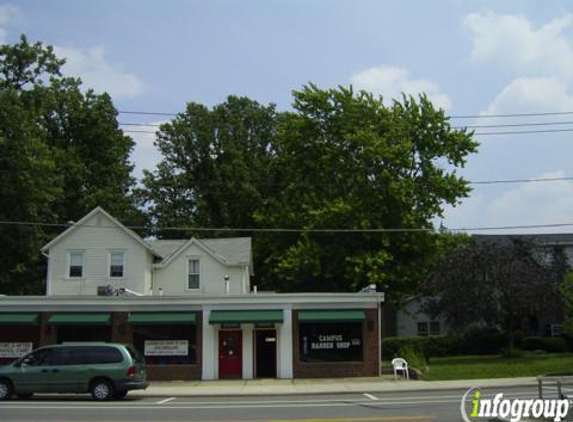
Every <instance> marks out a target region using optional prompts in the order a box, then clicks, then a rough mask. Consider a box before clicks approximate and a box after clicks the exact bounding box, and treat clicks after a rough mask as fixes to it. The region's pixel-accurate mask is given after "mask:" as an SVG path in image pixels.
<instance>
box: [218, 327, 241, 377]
mask: <svg viewBox="0 0 573 422" xmlns="http://www.w3.org/2000/svg"><path fill="white" fill-rule="evenodd" d="M242 377H243V333H242V331H241V330H220V331H219V378H242Z"/></svg>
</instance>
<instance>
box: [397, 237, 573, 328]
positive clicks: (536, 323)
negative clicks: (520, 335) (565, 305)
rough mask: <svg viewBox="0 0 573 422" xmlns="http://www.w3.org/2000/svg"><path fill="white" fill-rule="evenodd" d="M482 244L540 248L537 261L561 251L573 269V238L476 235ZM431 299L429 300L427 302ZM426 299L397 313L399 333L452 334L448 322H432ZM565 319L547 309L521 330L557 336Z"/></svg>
mask: <svg viewBox="0 0 573 422" xmlns="http://www.w3.org/2000/svg"><path fill="white" fill-rule="evenodd" d="M474 237H475V239H476V241H478V242H488V243H495V244H498V245H509V244H511V242H514V241H522V242H528V243H531V244H534V245H536V247H537V259H538V260H539V261H543V260H546V259H549V257H551V256H552V255H551V254H549V253H547V252H548V251H549V250H550V249H554V248H557V249H561V251H562V252H563V253H564V254H565V257H566V259H567V263H568V264H569V266H573V234H529V235H474ZM426 299H427V298H426ZM426 299H425V298H424V297H414V298H409V299H407V300H405V301H404V303H403V304H402V306H401V308H400V309H399V310H397V311H396V333H395V335H397V336H400V337H403V336H426V335H439V334H448V333H449V332H450V327H449V325H448V324H447V322H446V320H445V318H443V317H441V316H438V317H436V318H432V317H431V316H430V315H428V314H426V313H424V312H423V311H422V304H423V302H424V300H426ZM562 323H563V315H562V313H561V312H560V310H559V309H557V308H553V309H547V310H544V312H543V313H541V314H539V315H531V316H530V317H528V318H525V320H524V321H522V324H521V329H522V330H523V331H524V332H525V333H527V334H531V335H554V334H557V333H560V332H561V327H562Z"/></svg>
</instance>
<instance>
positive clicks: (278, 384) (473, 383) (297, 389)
mask: <svg viewBox="0 0 573 422" xmlns="http://www.w3.org/2000/svg"><path fill="white" fill-rule="evenodd" d="M536 385H537V381H536V379H535V378H534V377H525V378H495V379H483V380H455V381H414V380H405V379H399V380H397V381H396V380H394V377H393V376H390V375H388V376H382V377H380V378H378V377H369V378H321V379H257V380H216V381H152V382H151V384H150V386H149V387H148V388H147V390H137V391H131V392H130V395H131V396H135V397H137V396H140V397H141V396H143V397H144V396H165V397H172V396H177V397H181V396H250V395H285V394H326V393H348V392H359V393H363V392H382V393H383V392H396V391H404V392H411V391H435V390H460V389H468V388H471V387H481V388H487V387H495V388H504V387H520V386H536Z"/></svg>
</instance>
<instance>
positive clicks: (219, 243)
mask: <svg viewBox="0 0 573 422" xmlns="http://www.w3.org/2000/svg"><path fill="white" fill-rule="evenodd" d="M148 242H149V244H150V245H151V246H152V247H153V249H154V250H156V251H158V252H160V253H161V254H162V256H163V257H164V259H163V261H162V262H161V263H159V265H160V266H162V267H163V266H167V265H169V264H170V263H171V262H172V261H174V260H175V259H176V258H177V257H178V256H179V255H180V254H181V253H183V251H185V250H186V249H187V248H188V247H189V246H190V245H193V244H194V245H197V246H198V247H199V248H201V249H202V250H203V251H205V253H207V254H208V255H210V256H211V257H213V258H214V259H215V260H217V261H218V262H220V263H221V264H223V265H249V267H250V271H251V273H252V271H253V265H252V263H253V259H252V254H251V238H250V237H234V238H221V239H197V238H196V237H192V238H191V239H179V240H174V239H161V240H149V241H148Z"/></svg>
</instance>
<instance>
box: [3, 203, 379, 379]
mask: <svg viewBox="0 0 573 422" xmlns="http://www.w3.org/2000/svg"><path fill="white" fill-rule="evenodd" d="M42 252H43V253H44V254H45V255H46V256H47V258H48V275H47V292H46V296H44V297H25V296H24V297H9V296H5V297H0V363H2V362H7V361H9V360H11V359H14V358H15V357H17V356H20V355H22V354H23V353H25V352H26V351H27V350H30V349H31V348H35V347H37V346H39V345H45V344H53V343H62V342H70V341H118V342H125V343H133V344H134V345H135V347H136V348H137V349H138V350H139V351H140V352H141V353H142V354H143V355H144V356H145V358H146V360H147V362H148V365H149V366H148V369H149V374H150V378H151V379H219V378H244V379H249V378H262V377H278V378H293V377H333V376H345V377H346V376H376V375H378V374H379V372H380V370H381V368H380V348H379V345H380V328H379V327H380V320H381V316H380V308H381V303H382V302H383V300H384V295H383V294H382V293H304V294H303V293H300V294H277V293H257V292H256V289H253V291H251V282H250V276H251V275H252V274H253V265H252V255H251V239H250V238H232V239H196V238H192V239H188V240H152V241H145V240H143V239H142V238H140V237H139V236H138V235H137V234H136V233H134V232H133V231H131V230H129V229H128V228H126V227H124V226H123V225H122V224H121V223H120V222H118V221H117V220H116V219H115V218H113V217H112V216H111V215H109V214H108V213H106V212H105V211H104V210H103V209H101V208H96V209H94V210H93V211H92V212H90V213H89V214H88V215H86V216H85V217H84V218H82V219H81V220H80V221H78V222H77V223H76V224H74V225H73V226H71V227H70V228H68V229H67V230H66V231H64V232H63V233H62V234H60V235H59V236H57V237H56V238H55V239H53V240H52V241H51V242H49V243H48V244H47V245H46V246H45V247H44V248H42ZM108 295H110V296H108Z"/></svg>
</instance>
